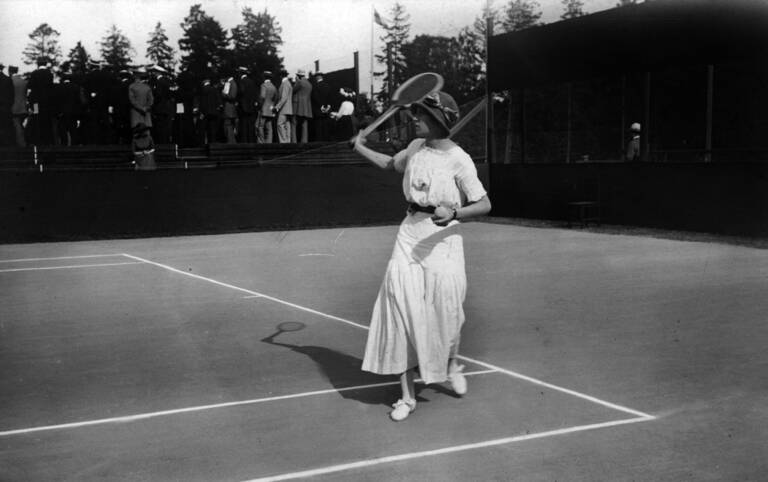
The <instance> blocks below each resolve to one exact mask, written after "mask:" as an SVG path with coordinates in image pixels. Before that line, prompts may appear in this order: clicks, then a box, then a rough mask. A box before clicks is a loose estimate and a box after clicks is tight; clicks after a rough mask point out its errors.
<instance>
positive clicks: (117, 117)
mask: <svg viewBox="0 0 768 482" xmlns="http://www.w3.org/2000/svg"><path fill="white" fill-rule="evenodd" d="M131 82H132V79H131V73H130V72H129V71H127V70H121V71H120V72H118V80H117V81H113V82H112V84H111V85H110V86H109V93H108V98H109V106H110V109H111V111H112V125H113V126H114V128H115V140H116V141H117V143H118V144H128V143H130V142H131V139H132V137H133V136H132V133H131V128H130V122H129V121H130V116H131V103H130V101H129V100H128V88H129V86H130V85H131Z"/></svg>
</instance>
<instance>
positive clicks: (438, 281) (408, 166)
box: [362, 139, 486, 383]
mask: <svg viewBox="0 0 768 482" xmlns="http://www.w3.org/2000/svg"><path fill="white" fill-rule="evenodd" d="M424 142H425V141H424V139H416V140H415V141H413V142H411V144H410V145H409V146H408V148H407V149H406V150H404V151H401V152H399V153H398V154H397V155H396V156H395V169H397V170H398V171H400V172H403V173H404V174H403V192H404V194H405V198H406V200H407V201H408V202H409V203H417V204H420V205H422V206H438V205H441V204H442V205H450V206H456V207H458V206H461V205H463V204H466V202H467V201H469V202H474V201H478V200H480V199H482V198H483V196H485V195H486V191H485V189H484V188H483V185H482V183H481V182H480V180H479V179H478V177H477V170H476V169H475V165H474V163H473V162H472V159H471V158H470V157H469V155H468V154H467V153H466V152H464V150H463V149H461V148H460V147H458V146H455V147H452V148H451V149H449V150H447V151H440V150H436V149H432V148H430V147H428V146H426V145H425V143H424ZM431 216H432V215H431V214H428V213H423V212H414V213H410V214H408V215H407V216H406V218H405V219H404V220H403V222H402V223H401V224H400V229H399V231H398V233H397V240H396V242H395V247H394V249H393V252H392V257H391V259H390V260H389V264H388V265H387V271H386V273H385V275H384V281H383V282H382V283H381V288H380V289H379V294H378V297H377V298H376V303H375V305H374V307H373V314H372V316H371V324H370V329H369V332H368V341H367V343H366V347H365V357H364V359H363V367H362V368H363V370H365V371H369V372H373V373H378V374H382V375H388V374H400V373H403V372H405V371H406V370H408V369H410V368H414V367H416V366H418V367H419V372H420V374H421V377H422V379H423V380H424V382H425V383H439V382H442V381H445V380H446V378H447V368H448V359H449V358H451V357H454V356H455V355H456V354H457V352H458V349H459V339H460V335H461V327H462V325H463V324H464V308H463V303H464V298H465V295H466V289H467V278H466V271H465V267H464V245H463V239H462V236H461V233H460V231H459V226H460V223H459V222H458V221H455V220H454V221H451V222H450V223H449V224H448V225H447V226H437V225H436V224H435V223H434V222H433V221H432V219H431Z"/></svg>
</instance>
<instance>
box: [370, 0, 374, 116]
mask: <svg viewBox="0 0 768 482" xmlns="http://www.w3.org/2000/svg"><path fill="white" fill-rule="evenodd" d="M373 10H374V7H373V3H371V105H373Z"/></svg>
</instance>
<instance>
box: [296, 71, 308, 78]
mask: <svg viewBox="0 0 768 482" xmlns="http://www.w3.org/2000/svg"><path fill="white" fill-rule="evenodd" d="M296 75H298V76H299V77H304V76H305V75H307V73H306V72H305V71H304V69H299V70H297V71H296Z"/></svg>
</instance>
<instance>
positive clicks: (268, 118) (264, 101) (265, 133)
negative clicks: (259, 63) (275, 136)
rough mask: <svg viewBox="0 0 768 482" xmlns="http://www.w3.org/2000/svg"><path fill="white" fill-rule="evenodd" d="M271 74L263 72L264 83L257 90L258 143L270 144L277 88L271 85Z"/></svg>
mask: <svg viewBox="0 0 768 482" xmlns="http://www.w3.org/2000/svg"><path fill="white" fill-rule="evenodd" d="M271 79H272V72H270V71H264V82H262V83H261V89H260V90H259V104H260V105H261V107H260V109H259V134H258V135H259V143H262V144H264V143H267V144H269V143H271V142H272V121H273V120H274V118H275V99H276V98H277V88H276V87H275V86H274V85H273V84H272V80H271Z"/></svg>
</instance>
